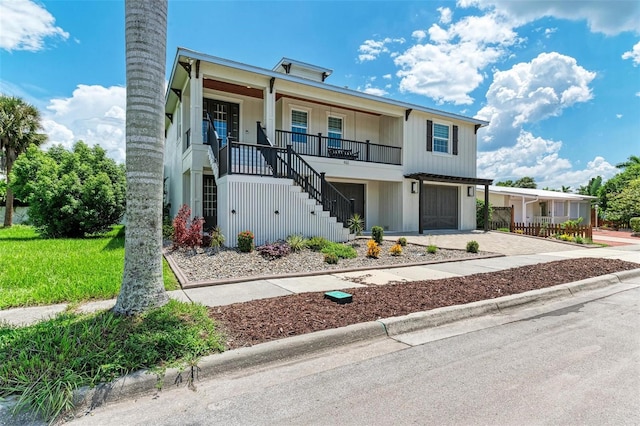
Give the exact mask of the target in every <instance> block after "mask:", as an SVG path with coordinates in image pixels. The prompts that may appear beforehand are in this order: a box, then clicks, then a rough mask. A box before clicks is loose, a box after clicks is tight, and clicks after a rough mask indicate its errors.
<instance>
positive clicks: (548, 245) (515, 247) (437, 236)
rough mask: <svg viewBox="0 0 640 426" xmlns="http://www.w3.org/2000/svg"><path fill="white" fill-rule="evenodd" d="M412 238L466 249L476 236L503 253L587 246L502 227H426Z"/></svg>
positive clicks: (483, 244) (488, 247)
mask: <svg viewBox="0 0 640 426" xmlns="http://www.w3.org/2000/svg"><path fill="white" fill-rule="evenodd" d="M398 236H399V235H395V234H394V235H391V234H385V238H386V239H395V238H398ZM404 236H406V238H407V241H408V242H411V243H416V244H425V245H427V244H434V245H436V246H438V247H441V248H452V249H462V250H464V249H466V247H467V242H469V241H471V240H475V241H477V242H478V244H480V251H489V252H492V253H500V254H504V255H506V256H515V255H521V254H537V253H552V252H558V251H569V250H580V249H583V250H587V247H583V246H580V245H578V244H567V243H562V242H556V241H552V240H548V239H542V238H536V237H529V236H526V235H518V234H511V233H508V232H499V231H489V232H484V231H456V230H452V231H448V230H447V231H425V233H424V234H423V235H419V234H409V235H404Z"/></svg>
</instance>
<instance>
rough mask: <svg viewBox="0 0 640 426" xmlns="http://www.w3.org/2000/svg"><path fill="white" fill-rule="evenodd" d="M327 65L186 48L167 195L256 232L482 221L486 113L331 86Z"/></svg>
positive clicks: (175, 102) (228, 229)
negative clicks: (478, 207) (481, 132)
mask: <svg viewBox="0 0 640 426" xmlns="http://www.w3.org/2000/svg"><path fill="white" fill-rule="evenodd" d="M331 72H332V71H331V70H329V69H326V68H322V67H318V66H315V65H310V64H306V63H302V62H298V61H294V60H291V59H286V58H283V59H282V60H281V61H280V62H279V63H278V64H277V65H276V66H275V67H274V68H273V69H272V70H269V69H263V68H258V67H254V66H251V65H246V64H242V63H238V62H234V61H230V60H227V59H221V58H217V57H214V56H209V55H205V54H202V53H197V52H194V51H190V50H186V49H183V48H179V49H178V51H177V54H176V57H175V61H174V64H173V68H172V70H171V77H170V80H169V87H168V90H167V94H166V103H165V112H166V146H165V176H166V178H167V179H166V193H167V194H166V200H167V202H169V203H170V204H171V215H172V216H175V214H176V213H177V211H178V209H179V208H180V206H181V205H182V204H188V205H189V206H190V207H191V210H192V213H193V214H194V215H197V216H203V217H204V218H205V220H206V225H205V226H206V228H211V227H213V226H219V227H220V228H221V231H222V232H223V234H224V235H226V236H227V242H228V243H229V244H230V245H235V243H236V241H235V240H236V238H235V236H236V235H237V234H238V233H239V232H241V231H244V230H250V231H252V232H254V234H255V236H256V244H262V243H264V242H265V241H274V240H277V239H283V238H286V237H287V236H288V235H291V234H302V235H304V236H315V235H318V236H323V237H325V238H328V239H331V240H334V241H346V240H347V239H348V238H349V233H348V230H347V229H345V226H346V223H347V221H348V219H349V217H351V215H352V213H358V214H360V215H361V216H362V217H363V218H364V220H365V226H366V229H371V227H372V226H375V225H379V226H382V227H384V229H385V230H388V231H396V232H416V231H420V232H422V231H424V230H428V229H461V230H469V229H475V227H476V215H475V193H474V190H475V187H476V185H489V184H490V183H491V181H490V180H487V179H479V178H477V177H476V150H477V138H476V132H477V131H478V129H479V128H480V127H482V126H485V125H487V124H488V123H487V122H486V121H482V120H477V119H473V118H468V117H463V116H460V115H457V114H452V113H447V112H443V111H437V110H433V109H430V108H424V107H420V106H417V105H412V104H407V103H403V102H398V101H394V100H391V99H385V98H382V97H378V96H373V95H369V94H365V93H362V92H358V91H355V90H350V89H347V88H342V87H337V86H332V85H330V84H328V83H326V82H325V80H326V79H327V77H329V76H330V74H331Z"/></svg>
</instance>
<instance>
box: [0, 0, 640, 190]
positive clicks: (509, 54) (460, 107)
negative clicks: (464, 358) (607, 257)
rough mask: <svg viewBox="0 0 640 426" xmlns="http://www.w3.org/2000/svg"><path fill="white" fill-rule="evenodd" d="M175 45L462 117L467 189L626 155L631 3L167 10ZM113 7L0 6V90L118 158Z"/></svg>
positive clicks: (637, 40) (567, 181) (633, 89)
mask: <svg viewBox="0 0 640 426" xmlns="http://www.w3.org/2000/svg"><path fill="white" fill-rule="evenodd" d="M178 46H181V47H186V48H189V49H193V50H197V51H200V52H203V53H207V54H211V55H215V56H219V57H223V58H227V59H232V60H235V61H239V62H244V63H247V64H251V65H256V66H260V67H264V68H269V69H271V68H272V67H273V66H274V65H275V64H276V63H277V62H278V61H279V60H280V59H281V58H282V57H283V56H285V57H289V58H293V59H297V60H299V61H303V62H308V63H311V64H315V65H319V66H322V67H326V68H330V69H333V70H334V72H333V74H332V75H331V76H330V77H329V78H328V79H327V83H330V84H334V85H337V86H348V87H349V88H352V89H356V90H361V91H366V92H369V93H372V94H377V95H380V96H385V97H390V98H393V99H398V100H402V101H407V102H411V103H416V104H420V105H424V106H427V107H432V108H437V109H441V110H445V111H449V112H454V113H458V114H463V115H466V116H469V117H477V118H482V119H486V120H489V121H490V122H491V124H490V126H489V127H488V128H484V129H481V130H480V131H479V132H478V147H479V153H478V176H479V177H483V178H494V179H499V180H504V179H517V178H519V177H522V176H533V177H534V178H535V180H536V182H538V184H539V187H545V186H549V187H551V188H560V187H561V186H563V185H564V186H571V187H572V188H574V189H575V188H577V187H578V186H579V185H584V184H586V183H587V182H588V180H589V179H590V178H591V177H594V176H596V175H601V176H603V177H605V178H610V177H611V176H613V175H614V174H615V173H616V172H617V171H618V170H617V169H616V168H615V164H617V163H620V162H622V161H624V160H625V159H626V158H627V157H629V156H630V155H640V2H637V1H634V0H621V1H616V0H603V1H595V0H594V1H539V0H538V1H512V0H459V1H457V2H454V1H444V2H441V1H421V2H411V1H368V2H365V1H341V2H331V1H255V2H248V1H217V2H212V1H170V2H169V18H168V43H167V59H168V62H167V72H170V69H171V65H172V61H173V58H174V56H175V51H176V48H177V47H178ZM124 85H125V69H124V3H123V2H120V1H42V2H34V1H31V0H0V92H1V93H3V94H6V95H15V96H20V97H23V98H24V99H25V100H27V101H28V102H30V103H32V104H34V105H36V106H37V107H38V108H39V109H40V111H41V112H42V115H43V124H44V127H45V130H46V132H47V133H48V135H49V140H50V143H61V144H63V145H65V146H71V145H72V144H73V142H74V141H76V140H78V139H82V140H84V141H85V142H87V143H89V144H95V143H99V144H100V145H101V146H103V147H104V148H105V149H106V150H107V151H108V152H109V155H110V156H112V157H113V158H114V159H116V160H118V161H124V109H125V88H124Z"/></svg>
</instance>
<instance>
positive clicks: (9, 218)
mask: <svg viewBox="0 0 640 426" xmlns="http://www.w3.org/2000/svg"><path fill="white" fill-rule="evenodd" d="M9 157H10V155H7V157H6V161H7V163H6V173H7V193H6V200H7V202H6V208H5V211H4V227H5V228H10V227H11V225H12V224H13V191H12V190H11V187H10V186H9V183H10V181H9V179H10V177H9V174H10V173H11V168H12V167H13V161H11V159H10V158H9Z"/></svg>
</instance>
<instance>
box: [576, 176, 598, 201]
mask: <svg viewBox="0 0 640 426" xmlns="http://www.w3.org/2000/svg"><path fill="white" fill-rule="evenodd" d="M601 188H602V176H596V177H594V178H591V179H589V183H587V184H586V185H581V186H580V187H579V188H578V191H577V192H578V194H580V195H590V196H592V197H598V196H600V189H601Z"/></svg>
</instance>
